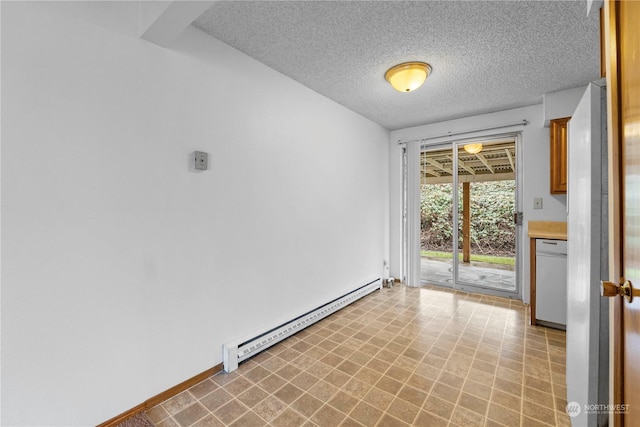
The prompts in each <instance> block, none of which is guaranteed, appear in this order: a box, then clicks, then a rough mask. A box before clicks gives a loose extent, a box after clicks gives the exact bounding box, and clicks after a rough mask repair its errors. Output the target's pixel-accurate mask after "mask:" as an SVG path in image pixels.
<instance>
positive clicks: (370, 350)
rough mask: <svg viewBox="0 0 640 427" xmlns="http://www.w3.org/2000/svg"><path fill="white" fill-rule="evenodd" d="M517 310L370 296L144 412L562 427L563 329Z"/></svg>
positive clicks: (444, 293)
mask: <svg viewBox="0 0 640 427" xmlns="http://www.w3.org/2000/svg"><path fill="white" fill-rule="evenodd" d="M528 320H529V315H528V307H526V306H524V305H523V304H522V303H521V302H517V301H509V300H504V299H501V298H498V297H493V296H483V295H474V294H468V293H465V292H461V291H454V290H451V289H442V288H437V287H431V286H429V287H424V288H407V287H404V286H395V287H394V288H391V289H383V290H382V291H380V292H375V293H373V294H371V295H369V296H367V297H365V298H363V299H361V300H359V301H357V302H355V303H354V304H352V305H350V306H348V307H346V308H344V309H343V310H341V311H339V312H337V313H334V314H333V315H331V316H329V317H327V318H325V319H323V320H322V321H320V322H318V323H316V324H314V325H312V326H311V327H309V328H307V329H305V330H304V331H301V332H299V333H298V334H296V335H294V336H292V337H290V338H288V339H287V340H285V341H282V342H280V343H278V344H276V345H275V346H273V347H271V348H269V349H267V350H266V351H264V352H263V353H261V354H259V355H257V356H255V357H254V358H252V359H249V360H248V361H245V362H243V363H242V364H241V365H240V366H239V368H238V370H237V371H234V372H232V373H230V374H225V373H222V374H218V375H215V376H213V377H211V378H209V379H207V380H205V381H203V382H201V383H199V384H197V385H195V386H194V387H192V388H191V389H190V390H188V391H185V392H183V393H181V394H179V395H177V396H175V397H174V398H172V399H169V400H167V401H166V402H163V403H162V404H161V405H158V406H156V407H155V408H152V409H151V410H149V411H148V412H147V414H148V415H149V417H150V418H151V419H152V420H153V421H154V422H155V423H156V425H157V426H158V427H186V426H190V427H191V426H194V427H220V426H234V427H235V426H267V425H271V426H274V427H283V426H296V427H298V426H304V427H306V426H309V427H313V426H315V427H318V426H331V427H336V426H346V427H363V426H364V427H373V426H377V427H384V426H397V427H404V426H410V425H415V426H429V427H432V426H433V427H438V426H448V425H450V426H452V427H455V426H464V427H472V426H485V427H500V426H503V427H512V426H521V427H523V426H538V425H541V426H547V427H548V426H549V425H551V426H555V425H558V426H569V425H570V419H569V417H568V415H567V414H566V413H565V411H564V408H565V406H566V386H565V385H564V384H565V381H566V369H565V357H566V351H565V348H564V346H565V345H566V344H565V343H566V338H565V333H564V332H563V331H556V330H550V329H547V328H543V327H531V326H530V325H529V324H528V323H527V322H528Z"/></svg>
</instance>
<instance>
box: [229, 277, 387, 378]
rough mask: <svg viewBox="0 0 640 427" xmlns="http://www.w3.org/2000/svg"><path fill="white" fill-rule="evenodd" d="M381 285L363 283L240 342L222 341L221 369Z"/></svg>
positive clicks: (234, 368)
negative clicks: (222, 366)
mask: <svg viewBox="0 0 640 427" xmlns="http://www.w3.org/2000/svg"><path fill="white" fill-rule="evenodd" d="M381 288H382V281H381V280H380V279H376V280H374V281H373V282H370V283H367V284H366V285H364V286H361V287H359V288H358V289H356V290H354V291H351V292H349V293H348V294H345V295H343V296H341V297H339V298H336V299H334V300H333V301H330V302H328V303H326V304H324V305H322V306H320V307H318V308H316V309H315V310H311V311H309V312H307V313H305V314H303V315H301V316H298V317H296V318H295V319H293V320H290V321H288V322H286V323H283V324H281V325H279V326H276V327H275V328H272V329H269V330H268V331H266V332H263V333H261V334H259V335H257V336H255V337H253V338H250V339H246V340H242V341H232V342H229V343H226V344H224V345H223V346H222V357H223V362H224V370H225V372H231V371H235V370H236V369H238V363H240V362H242V361H244V360H247V359H248V358H250V357H251V356H254V355H256V354H258V353H260V352H261V351H263V350H266V349H267V348H269V347H271V346H272V345H274V344H277V343H279V342H280V341H282V340H283V339H285V338H288V337H290V336H291V335H293V334H295V333H296V332H300V331H301V330H303V329H304V328H306V327H307V326H311V325H313V324H314V323H316V322H317V321H318V320H321V319H324V318H325V317H327V316H329V315H330V314H332V313H335V312H336V311H338V310H340V309H341V308H344V307H346V306H347V305H349V304H351V303H352V302H354V301H356V300H359V299H360V298H362V297H364V296H366V295H369V294H370V293H371V292H373V291H376V290H378V289H381Z"/></svg>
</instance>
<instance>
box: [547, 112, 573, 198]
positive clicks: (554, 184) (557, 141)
mask: <svg viewBox="0 0 640 427" xmlns="http://www.w3.org/2000/svg"><path fill="white" fill-rule="evenodd" d="M569 119H571V117H564V118H561V119H553V120H551V121H550V122H549V128H550V131H551V135H550V138H549V141H550V143H551V153H550V154H551V156H550V160H551V167H550V169H551V177H550V178H551V194H566V193H567V124H568V123H569Z"/></svg>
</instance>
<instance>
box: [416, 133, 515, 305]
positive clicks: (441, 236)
mask: <svg viewBox="0 0 640 427" xmlns="http://www.w3.org/2000/svg"><path fill="white" fill-rule="evenodd" d="M516 147H517V136H515V135H512V136H504V137H494V138H491V139H484V140H469V141H458V142H454V143H448V144H445V145H442V144H440V145H426V146H423V147H421V151H420V272H421V275H420V283H421V284H433V285H439V286H447V287H451V288H454V289H461V290H469V291H478V292H484V293H490V294H496V295H504V296H513V295H516V294H517V293H518V284H517V280H516V276H517V275H516V271H517V270H516V261H517V258H518V257H517V253H516V252H517V251H516V248H517V240H518V237H517V235H518V228H517V226H516V224H515V222H514V219H515V218H516V212H517V207H518V202H517V191H516V190H517V169H516V159H517V155H516V154H517V153H516ZM454 213H455V214H454Z"/></svg>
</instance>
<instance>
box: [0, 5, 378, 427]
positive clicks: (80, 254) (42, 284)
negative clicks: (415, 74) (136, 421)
mask: <svg viewBox="0 0 640 427" xmlns="http://www.w3.org/2000/svg"><path fill="white" fill-rule="evenodd" d="M137 7H138V6H137V2H129V3H127V2H117V3H115V2H114V3H111V2H107V3H31V2H16V3H11V2H2V95H3V98H2V123H3V126H2V419H1V421H2V425H51V426H53V425H60V426H61V425H65V426H72V425H95V424H97V423H100V422H102V421H105V420H106V419H109V418H111V417H113V416H115V415H117V414H119V413H120V412H122V411H125V410H127V409H129V408H131V407H133V406H135V405H137V404H139V403H141V402H143V401H144V400H145V399H147V398H149V397H151V396H153V395H155V394H156V393H159V392H161V391H164V390H166V389H167V388H169V387H171V386H173V385H175V384H177V383H179V382H181V381H183V380H185V379H187V378H189V377H191V376H193V375H195V374H197V373H199V372H201V371H204V370H206V369H208V368H210V367H212V366H214V365H216V364H218V363H220V362H221V361H222V357H221V346H222V344H223V343H224V342H226V341H228V340H231V339H233V338H236V337H238V336H241V335H244V334H245V333H248V332H251V331H253V330H258V329H260V328H261V327H262V326H264V325H269V324H272V323H274V322H277V321H280V320H286V319H289V318H291V317H292V316H294V315H298V314H301V313H302V312H304V311H306V310H308V309H311V308H313V307H316V306H318V305H319V304H321V303H324V302H327V301H328V300H330V299H332V298H335V297H337V296H339V295H341V294H343V293H345V292H347V291H349V290H352V289H354V288H356V287H357V286H359V285H362V284H365V283H367V282H368V281H371V280H374V279H376V278H377V277H380V275H381V274H382V264H383V260H385V259H388V237H387V235H386V232H387V231H388V224H389V218H388V215H389V214H388V209H387V207H388V199H389V187H388V182H389V180H388V168H387V165H388V164H389V160H388V156H389V151H388V138H389V134H388V132H387V131H386V130H385V129H383V128H382V127H380V126H378V125H376V124H374V123H372V122H370V121H368V120H366V119H364V118H362V117H361V116H359V115H356V114H355V113H353V112H351V111H349V110H347V109H345V108H343V107H341V106H339V105H337V104H335V103H334V102H332V101H330V100H328V99H326V98H324V97H322V96H320V95H318V94H317V93H315V92H313V91H311V90H309V89H307V88H305V87H303V86H301V85H299V84H298V83H296V82H294V81H292V80H290V79H288V78H286V77H284V76H283V75H281V74H279V73H277V72H275V71H273V70H271V69H269V68H267V67H265V66H263V65H261V64H259V63H257V62H256V61H254V60H252V59H250V58H248V57H246V56H244V55H243V54H241V53H239V52H238V51H235V50H233V49H231V48H230V47H228V46H227V45H224V44H222V43H219V42H217V41H216V40H214V39H212V38H210V37H208V36H206V35H204V34H203V33H201V32H199V31H198V30H195V29H193V28H189V29H188V30H187V31H186V32H185V33H184V34H182V35H181V36H180V38H179V40H177V41H176V43H175V45H174V46H172V48H171V49H164V48H161V47H158V46H155V45H153V44H150V43H148V42H146V41H144V40H141V39H139V38H138V37H137V36H136V34H137ZM195 150H202V151H206V152H208V153H209V155H210V170H209V171H206V172H200V173H198V172H195V171H193V170H190V169H189V167H188V162H189V159H190V155H191V153H192V152H193V151H195Z"/></svg>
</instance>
